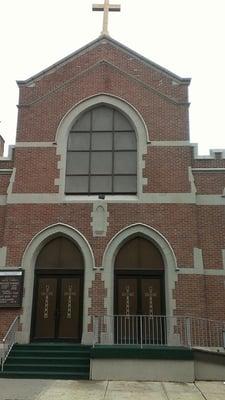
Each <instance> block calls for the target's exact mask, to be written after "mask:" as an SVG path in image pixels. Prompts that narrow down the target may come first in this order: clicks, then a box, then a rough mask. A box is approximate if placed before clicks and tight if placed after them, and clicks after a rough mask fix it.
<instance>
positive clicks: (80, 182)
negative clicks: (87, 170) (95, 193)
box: [66, 176, 88, 193]
mask: <svg viewBox="0 0 225 400" xmlns="http://www.w3.org/2000/svg"><path fill="white" fill-rule="evenodd" d="M66 193H88V176H66Z"/></svg>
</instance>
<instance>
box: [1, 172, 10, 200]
mask: <svg viewBox="0 0 225 400" xmlns="http://www.w3.org/2000/svg"><path fill="white" fill-rule="evenodd" d="M9 181H10V175H0V195H1V194H6V193H7V189H8V186H9Z"/></svg>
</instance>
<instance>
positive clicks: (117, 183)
mask: <svg viewBox="0 0 225 400" xmlns="http://www.w3.org/2000/svg"><path fill="white" fill-rule="evenodd" d="M113 182H114V192H115V193H137V178H136V176H127V175H125V176H123V175H121V176H114V178H113Z"/></svg>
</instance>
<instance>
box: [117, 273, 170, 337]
mask: <svg viewBox="0 0 225 400" xmlns="http://www.w3.org/2000/svg"><path fill="white" fill-rule="evenodd" d="M164 309H165V307H164V279H163V274H157V275H150V274H147V273H143V274H141V273H138V274H135V273H134V272H133V273H131V274H126V273H124V274H123V273H121V272H120V273H117V274H116V276H115V314H116V315H118V317H116V320H115V321H114V325H115V338H116V342H117V343H131V344H132V343H133V344H135V343H140V342H143V343H146V344H151V343H154V344H162V343H163V342H164V340H165V320H164V318H163V317H161V316H162V315H164ZM119 316H121V317H119Z"/></svg>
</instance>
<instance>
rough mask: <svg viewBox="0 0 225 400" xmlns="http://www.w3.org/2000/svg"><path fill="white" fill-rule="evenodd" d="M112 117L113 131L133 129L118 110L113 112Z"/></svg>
mask: <svg viewBox="0 0 225 400" xmlns="http://www.w3.org/2000/svg"><path fill="white" fill-rule="evenodd" d="M114 115H115V117H114V124H115V125H114V129H115V131H130V130H133V128H132V126H131V125H130V123H129V121H128V120H127V118H126V117H124V116H123V115H122V114H121V113H119V112H118V111H116V112H115V114H114Z"/></svg>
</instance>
